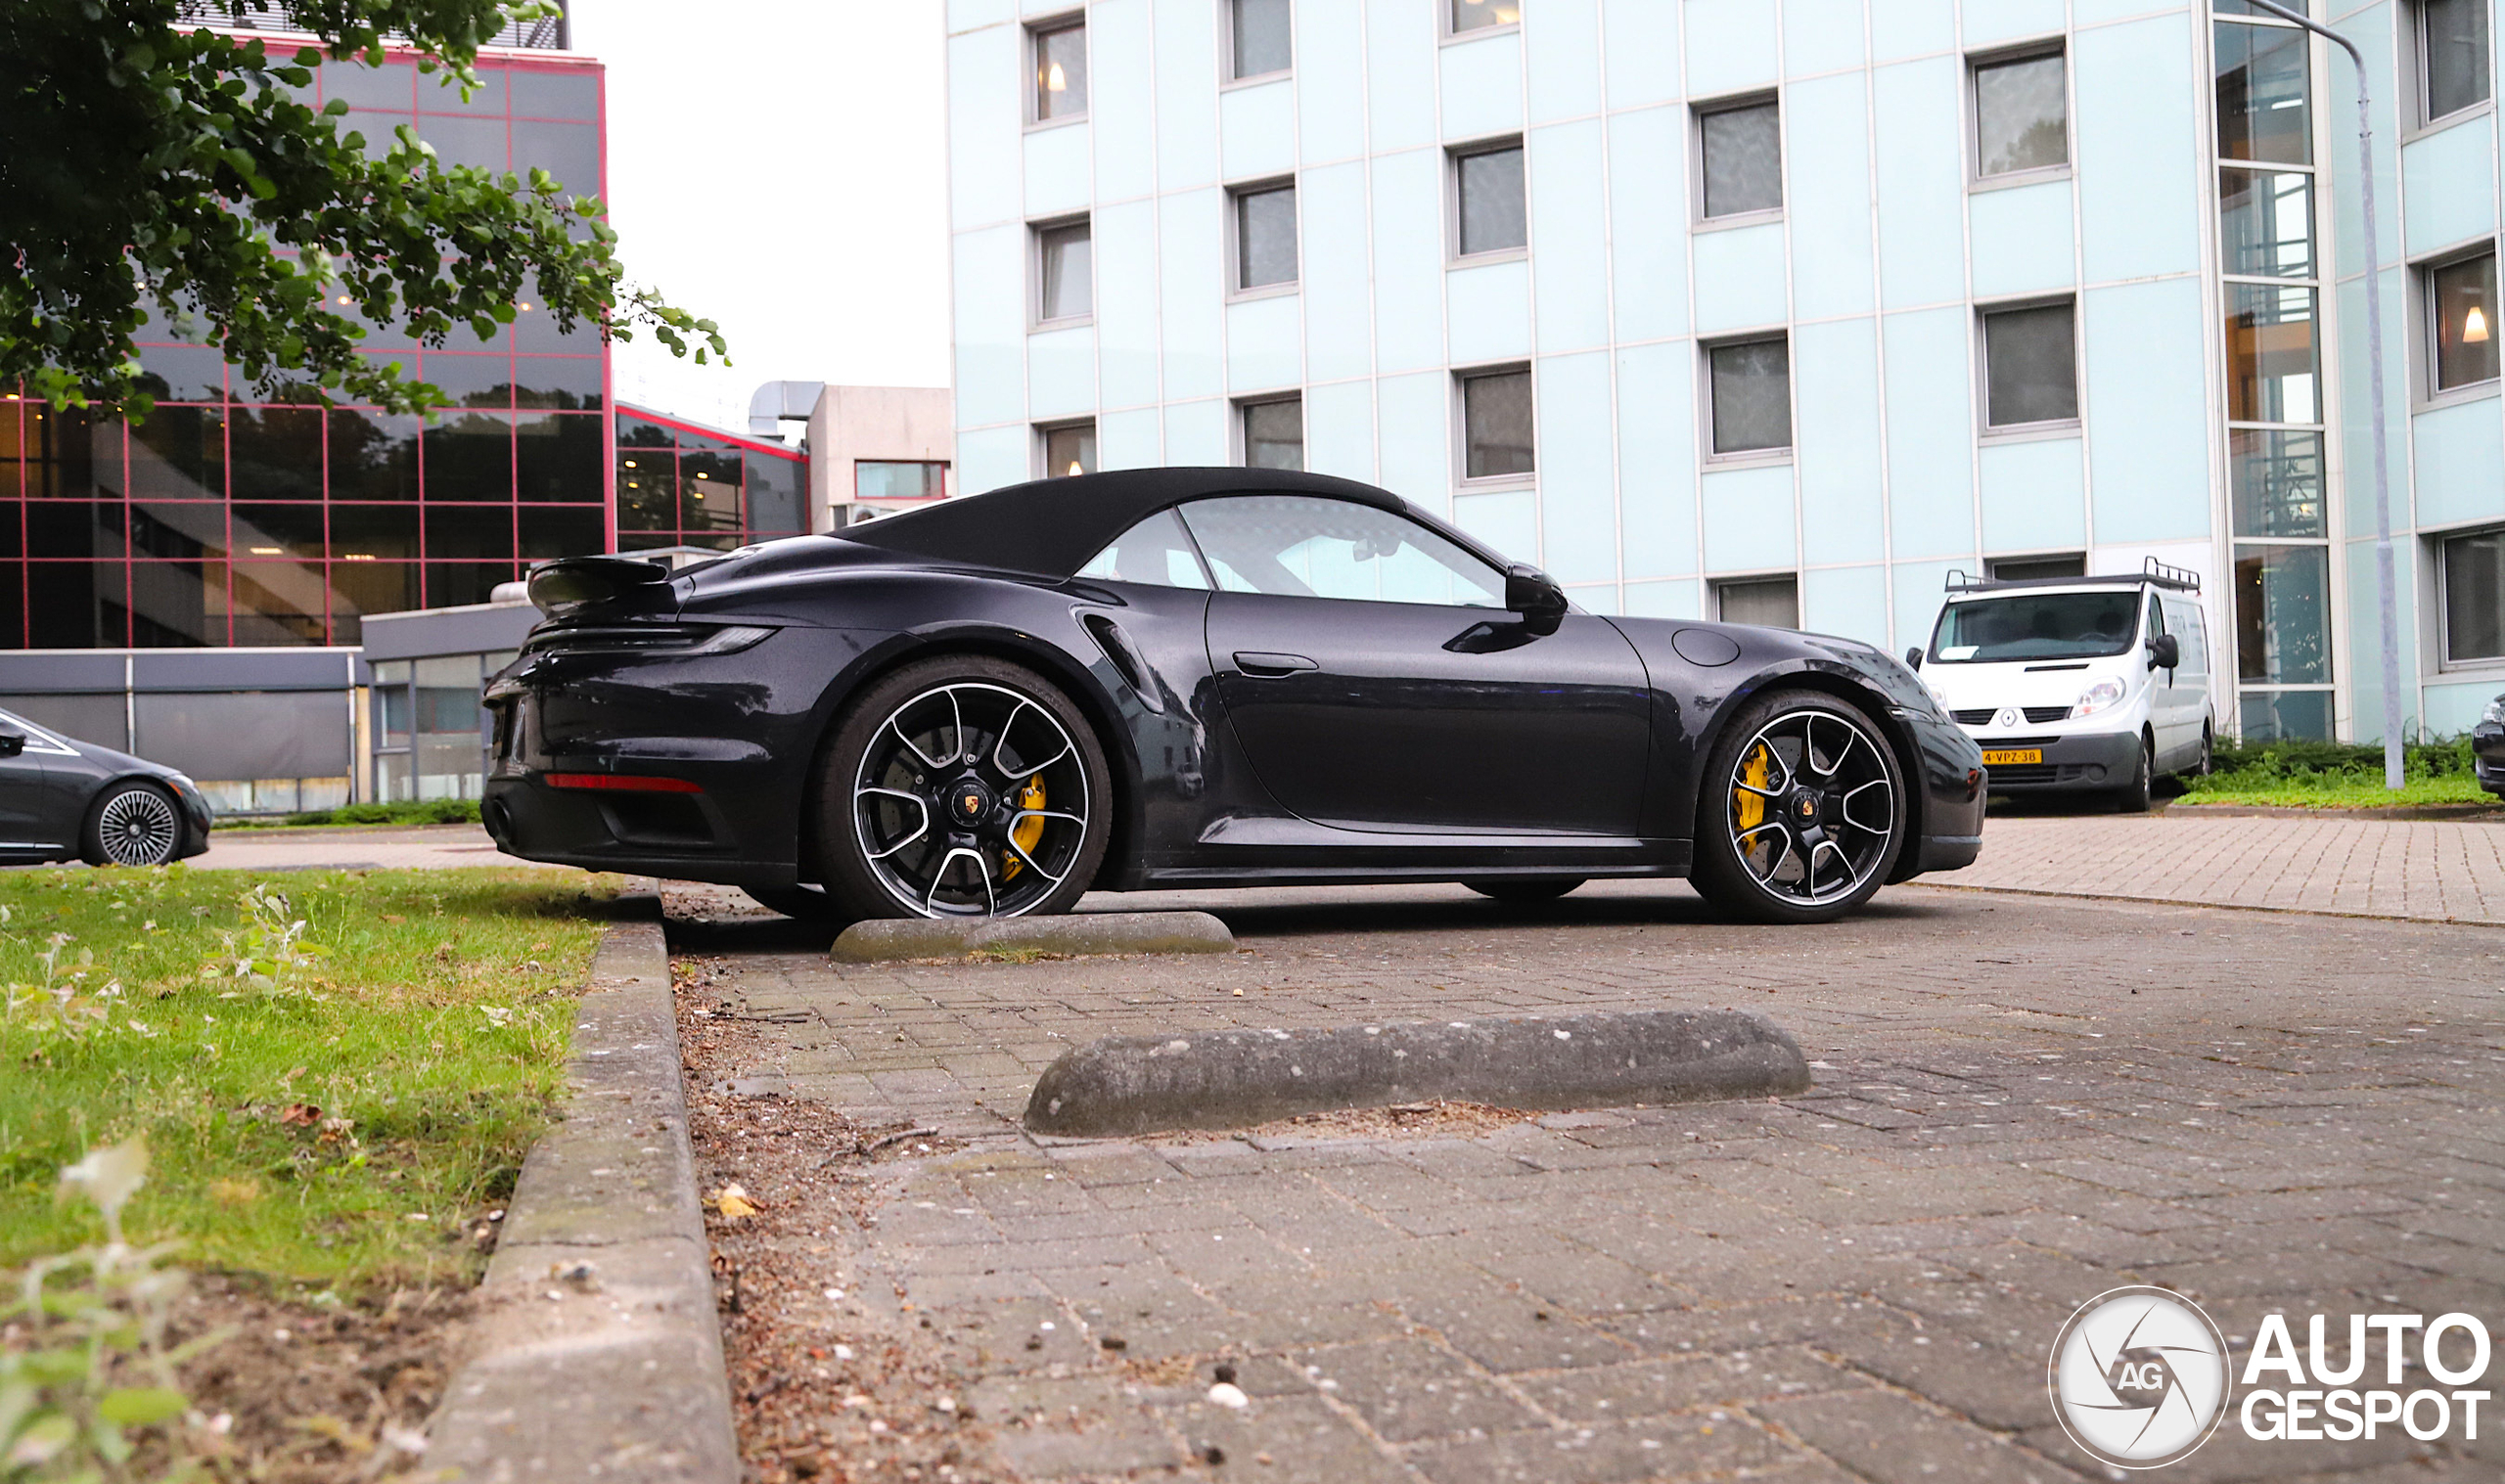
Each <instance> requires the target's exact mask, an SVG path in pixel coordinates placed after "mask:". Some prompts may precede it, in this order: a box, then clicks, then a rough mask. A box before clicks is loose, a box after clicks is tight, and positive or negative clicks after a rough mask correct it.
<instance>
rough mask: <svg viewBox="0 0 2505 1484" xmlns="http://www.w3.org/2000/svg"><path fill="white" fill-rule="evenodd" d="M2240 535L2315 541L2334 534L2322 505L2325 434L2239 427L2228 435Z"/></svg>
mask: <svg viewBox="0 0 2505 1484" xmlns="http://www.w3.org/2000/svg"><path fill="white" fill-rule="evenodd" d="M2227 485H2228V490H2227V495H2228V499H2229V500H2230V501H2231V502H2232V503H2233V506H2234V509H2233V512H2232V514H2233V517H2234V523H2235V533H2236V534H2237V535H2238V536H2262V537H2272V538H2295V539H2300V540H2314V539H2317V538H2320V537H2324V536H2327V535H2329V534H2330V530H2329V527H2328V525H2327V523H2326V522H2325V520H2324V517H2323V506H2322V434H2320V433H2318V432H2313V431H2310V430H2303V429H2295V428H2277V427H2239V428H2236V429H2234V430H2233V431H2231V432H2229V433H2228V435H2227Z"/></svg>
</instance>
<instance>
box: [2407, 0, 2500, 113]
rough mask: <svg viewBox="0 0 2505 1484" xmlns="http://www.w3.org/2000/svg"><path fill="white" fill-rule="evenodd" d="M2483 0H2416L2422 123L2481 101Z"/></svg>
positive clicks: (2483, 94)
mask: <svg viewBox="0 0 2505 1484" xmlns="http://www.w3.org/2000/svg"><path fill="white" fill-rule="evenodd" d="M2487 6H2488V0H2420V3H2419V6H2418V99H2419V107H2420V111H2421V112H2422V114H2423V115H2424V117H2425V119H2426V121H2427V122H2430V123H2433V122H2434V121H2435V120H2437V119H2438V118H2443V117H2447V116H2449V115H2451V114H2454V113H2458V112H2461V111H2462V110H2464V109H2469V108H2476V107H2478V106H2479V105H2481V104H2482V103H2485V102H2486V101H2487V88H2488V82H2487V67H2488V35H2487Z"/></svg>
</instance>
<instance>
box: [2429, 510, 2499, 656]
mask: <svg viewBox="0 0 2505 1484" xmlns="http://www.w3.org/2000/svg"><path fill="white" fill-rule="evenodd" d="M2444 657H2445V658H2446V659H2448V660H2455V661H2459V660H2464V659H2497V658H2505V531H2482V532H2480V533H2479V534H2478V535H2476V536H2456V537H2454V538H2453V539H2452V540H2450V541H2447V542H2445V543H2444Z"/></svg>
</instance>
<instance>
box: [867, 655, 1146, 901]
mask: <svg viewBox="0 0 2505 1484" xmlns="http://www.w3.org/2000/svg"><path fill="white" fill-rule="evenodd" d="M826 766H827V772H826V776H825V782H824V786H823V787H822V789H821V791H820V797H821V799H822V800H823V802H822V805H821V808H822V811H823V812H822V814H821V817H820V821H819V829H818V839H819V841H820V850H821V852H822V857H821V861H820V871H819V879H820V880H821V881H823V882H824V883H825V885H826V892H827V896H828V897H829V898H830V899H831V900H832V902H833V903H834V905H835V907H836V909H837V910H838V911H839V912H842V913H846V914H849V915H850V917H852V918H853V919H856V920H857V919H861V918H896V917H931V918H945V917H964V918H980V917H1000V918H1010V917H1021V916H1024V915H1026V914H1029V913H1054V912H1067V911H1069V910H1070V906H1071V905H1072V904H1073V903H1075V902H1076V901H1077V900H1078V898H1079V896H1080V895H1081V894H1082V893H1084V892H1085V891H1086V890H1087V888H1088V886H1089V884H1090V883H1091V882H1092V881H1093V880H1094V878H1095V876H1096V868H1097V866H1098V865H1099V863H1101V862H1102V861H1103V860H1104V857H1105V844H1106V840H1107V838H1108V836H1109V835H1110V834H1111V832H1112V809H1113V787H1112V781H1111V778H1110V777H1109V775H1108V774H1107V771H1106V767H1105V755H1104V750H1103V749H1102V748H1101V747H1100V746H1099V745H1098V744H1097V742H1096V735H1095V733H1094V732H1093V731H1092V730H1091V729H1090V728H1089V727H1088V725H1087V721H1086V718H1085V717H1083V716H1081V715H1080V714H1079V711H1078V708H1077V707H1076V706H1075V705H1073V704H1072V703H1071V702H1070V697H1067V696H1065V695H1063V694H1062V692H1061V691H1060V689H1059V688H1057V687H1056V686H1054V685H1053V684H1052V683H1051V682H1050V681H1048V680H1046V679H1044V678H1043V677H1042V676H1040V675H1038V674H1036V673H1035V672H1034V671H1032V670H1029V669H1027V668H1025V666H1024V665H1017V664H1011V663H1009V662H1007V661H1005V660H997V659H990V658H985V657H982V656H979V655H962V656H958V657H954V658H944V659H933V660H925V661H923V662H921V663H919V664H913V665H908V666H906V667H905V668H903V669H901V670H898V671H897V672H896V673H894V674H893V675H890V676H888V678H887V679H885V680H883V681H880V682H879V683H878V684H877V685H874V686H872V687H871V688H870V689H869V691H868V692H866V693H865V694H864V695H863V696H862V697H861V698H860V699H859V700H858V701H856V702H855V703H854V705H853V708H852V710H851V712H850V714H849V715H847V716H846V717H845V719H844V721H843V725H842V726H841V727H840V728H839V729H838V731H837V735H836V742H835V745H834V747H833V749H832V750H831V752H830V753H829V755H828V759H827V765H826Z"/></svg>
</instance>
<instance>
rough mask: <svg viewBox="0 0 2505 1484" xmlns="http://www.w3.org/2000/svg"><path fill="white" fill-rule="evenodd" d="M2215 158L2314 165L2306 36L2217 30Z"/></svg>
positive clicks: (2231, 27)
mask: <svg viewBox="0 0 2505 1484" xmlns="http://www.w3.org/2000/svg"><path fill="white" fill-rule="evenodd" d="M2216 33H2217V46H2216V50H2215V56H2216V62H2217V68H2218V157H2220V158H2222V159H2258V160H2279V161H2284V162H2285V163H2288V164H2299V165H2301V164H2310V163H2312V162H2313V110H2312V108H2311V106H2310V105H2311V94H2310V93H2309V92H2308V90H2307V87H2306V80H2305V47H2306V33H2305V32H2303V31H2300V30H2298V29H2296V28H2295V27H2293V26H2285V25H2244V24H2238V23H2234V22H2219V23H2218V25H2217V26H2216Z"/></svg>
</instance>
